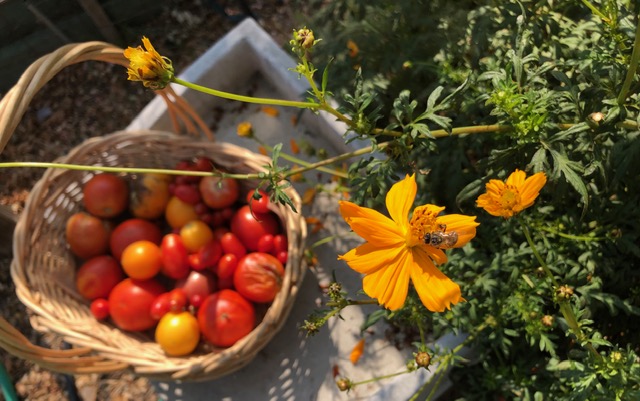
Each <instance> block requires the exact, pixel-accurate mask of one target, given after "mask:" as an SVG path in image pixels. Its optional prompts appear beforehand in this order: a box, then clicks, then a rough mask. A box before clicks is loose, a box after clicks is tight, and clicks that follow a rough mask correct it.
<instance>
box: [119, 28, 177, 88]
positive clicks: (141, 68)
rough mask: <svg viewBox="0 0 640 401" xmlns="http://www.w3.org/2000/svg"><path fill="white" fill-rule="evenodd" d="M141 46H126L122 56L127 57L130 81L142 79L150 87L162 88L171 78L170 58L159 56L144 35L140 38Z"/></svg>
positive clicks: (171, 66)
mask: <svg viewBox="0 0 640 401" xmlns="http://www.w3.org/2000/svg"><path fill="white" fill-rule="evenodd" d="M142 44H143V45H144V47H145V49H146V50H143V49H142V46H138V47H135V48H133V47H128V48H127V49H126V50H125V51H124V56H125V57H126V58H127V59H129V68H127V73H128V75H129V76H128V79H129V80H130V81H142V84H143V85H144V86H146V87H147V88H151V89H162V88H164V87H165V86H167V85H168V84H169V82H171V80H172V79H173V76H174V74H173V65H171V60H169V59H168V58H166V57H163V56H161V55H160V54H159V53H158V52H157V51H156V49H155V48H154V47H153V45H152V44H151V41H150V40H149V39H147V38H146V37H143V38H142Z"/></svg>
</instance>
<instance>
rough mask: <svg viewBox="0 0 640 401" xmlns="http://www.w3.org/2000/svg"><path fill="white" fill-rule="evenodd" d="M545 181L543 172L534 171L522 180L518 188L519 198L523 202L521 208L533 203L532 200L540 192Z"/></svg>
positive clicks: (545, 177)
mask: <svg viewBox="0 0 640 401" xmlns="http://www.w3.org/2000/svg"><path fill="white" fill-rule="evenodd" d="M546 183H547V176H546V175H545V174H544V173H543V172H540V173H536V174H534V175H532V176H531V177H529V178H527V179H526V180H525V181H524V183H523V186H522V188H521V189H520V198H521V202H522V204H523V206H522V208H523V209H525V208H528V207H529V206H531V205H533V202H534V201H535V200H536V198H537V197H538V195H539V194H540V190H541V189H542V187H544V185H545V184H546Z"/></svg>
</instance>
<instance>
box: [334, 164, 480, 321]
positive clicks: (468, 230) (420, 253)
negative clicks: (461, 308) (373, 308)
mask: <svg viewBox="0 0 640 401" xmlns="http://www.w3.org/2000/svg"><path fill="white" fill-rule="evenodd" d="M416 192H417V185H416V180H415V175H411V176H409V175H407V176H406V177H405V179H403V180H402V181H400V182H398V183H396V184H394V185H393V186H392V187H391V189H390V190H389V192H388V193H387V197H386V205H387V210H388V211H389V214H390V216H391V218H389V217H386V216H384V215H383V214H381V213H379V212H377V211H376V210H373V209H369V208H366V207H360V206H358V205H356V204H354V203H351V202H347V201H341V202H340V213H341V214H342V217H343V218H344V219H345V220H346V222H347V223H348V224H349V226H351V229H352V230H353V231H355V233H356V234H358V235H359V236H360V237H362V238H364V239H365V240H366V241H367V242H366V243H364V244H362V245H360V246H358V247H357V248H354V249H352V250H351V251H349V252H347V253H346V254H344V255H342V256H340V257H339V259H342V260H344V261H346V262H347V264H348V265H349V267H351V268H352V269H353V270H355V271H357V272H359V273H363V274H364V275H365V277H364V279H363V289H364V292H365V293H366V294H367V295H369V296H370V297H372V298H376V299H377V300H378V302H379V303H380V304H381V305H383V306H385V307H386V308H389V309H391V310H395V309H398V308H400V307H402V305H403V304H404V302H405V300H406V298H407V293H408V289H409V281H412V282H413V285H414V287H415V289H416V291H417V292H418V295H419V296H420V299H421V300H422V303H423V304H424V305H425V306H426V307H427V309H429V310H430V311H433V312H442V311H444V310H445V309H447V308H450V307H451V304H456V303H458V302H460V301H462V300H463V298H462V296H461V295H460V287H459V286H458V284H456V283H454V282H453V281H451V280H450V279H449V278H448V277H447V276H445V275H444V274H443V273H442V272H441V271H440V270H438V269H437V268H436V267H435V264H434V263H436V264H442V263H445V262H446V261H447V256H446V255H445V253H444V251H443V250H442V249H445V248H458V247H461V246H464V245H465V244H466V243H467V242H469V241H470V240H471V239H472V238H473V237H475V235H476V227H477V226H478V223H476V221H475V219H476V218H475V216H465V215H461V214H450V215H445V216H438V215H439V214H440V212H442V211H443V210H444V207H438V206H435V205H423V206H418V207H416V208H415V210H414V211H413V216H412V217H411V220H409V212H410V210H411V206H412V205H413V201H414V199H415V197H416Z"/></svg>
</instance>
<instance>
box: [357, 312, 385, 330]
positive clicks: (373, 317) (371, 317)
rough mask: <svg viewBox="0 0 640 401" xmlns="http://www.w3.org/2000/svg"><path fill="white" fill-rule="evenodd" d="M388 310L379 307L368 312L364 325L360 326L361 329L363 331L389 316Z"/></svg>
mask: <svg viewBox="0 0 640 401" xmlns="http://www.w3.org/2000/svg"><path fill="white" fill-rule="evenodd" d="M387 312H388V311H387V310H386V309H378V310H376V311H374V312H371V313H370V314H368V315H367V318H366V319H365V321H364V322H362V325H361V326H360V331H361V332H363V331H365V330H367V329H368V328H369V327H371V326H373V325H374V324H376V323H378V322H379V321H380V320H382V319H385V318H387Z"/></svg>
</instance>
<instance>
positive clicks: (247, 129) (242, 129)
mask: <svg viewBox="0 0 640 401" xmlns="http://www.w3.org/2000/svg"><path fill="white" fill-rule="evenodd" d="M237 132H238V136H241V137H245V138H251V137H252V136H253V125H252V124H251V123H250V122H248V121H243V122H241V123H240V124H238V128H237Z"/></svg>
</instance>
